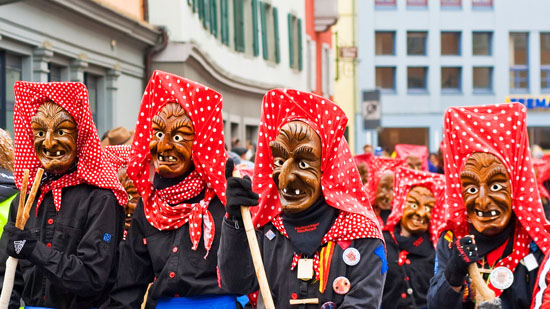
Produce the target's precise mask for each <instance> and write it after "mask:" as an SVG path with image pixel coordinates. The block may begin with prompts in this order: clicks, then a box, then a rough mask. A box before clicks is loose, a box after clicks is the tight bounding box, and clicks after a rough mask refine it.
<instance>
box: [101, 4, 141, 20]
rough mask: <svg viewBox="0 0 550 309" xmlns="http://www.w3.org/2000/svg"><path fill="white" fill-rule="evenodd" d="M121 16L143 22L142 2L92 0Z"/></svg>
mask: <svg viewBox="0 0 550 309" xmlns="http://www.w3.org/2000/svg"><path fill="white" fill-rule="evenodd" d="M94 1H95V2H98V3H101V4H103V5H104V6H106V7H109V8H111V9H113V10H115V11H117V12H119V13H121V14H124V15H126V16H129V17H131V18H134V19H137V20H141V21H143V18H144V17H143V0H94Z"/></svg>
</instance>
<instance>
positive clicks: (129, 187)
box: [117, 166, 139, 230]
mask: <svg viewBox="0 0 550 309" xmlns="http://www.w3.org/2000/svg"><path fill="white" fill-rule="evenodd" d="M127 170H128V168H127V167H126V166H124V167H122V168H120V169H119V170H118V173H117V177H118V180H119V181H120V183H121V184H122V186H123V187H124V190H125V191H126V193H128V204H126V208H124V212H125V214H126V218H125V222H124V228H125V229H126V230H128V229H129V228H130V223H131V222H132V214H133V213H134V210H136V207H137V204H138V201H139V193H138V191H137V189H136V186H135V185H134V182H133V181H132V180H131V179H130V177H128V173H127Z"/></svg>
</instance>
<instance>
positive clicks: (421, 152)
mask: <svg viewBox="0 0 550 309" xmlns="http://www.w3.org/2000/svg"><path fill="white" fill-rule="evenodd" d="M395 155H396V158H398V159H404V160H407V158H408V157H410V156H415V157H418V158H419V159H420V160H421V161H422V170H424V171H427V170H428V156H429V155H430V154H429V151H428V147H426V146H422V145H408V144H397V145H395Z"/></svg>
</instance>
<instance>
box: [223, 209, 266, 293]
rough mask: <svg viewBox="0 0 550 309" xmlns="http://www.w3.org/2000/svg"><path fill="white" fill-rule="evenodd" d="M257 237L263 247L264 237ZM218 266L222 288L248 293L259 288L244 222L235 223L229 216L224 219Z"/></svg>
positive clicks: (232, 291)
mask: <svg viewBox="0 0 550 309" xmlns="http://www.w3.org/2000/svg"><path fill="white" fill-rule="evenodd" d="M237 227H238V228H237ZM257 235H258V233H256V236H257ZM257 238H258V242H259V245H260V248H262V240H261V239H262V238H261V237H257ZM260 250H261V249H260ZM218 268H219V270H220V278H221V283H222V288H224V289H225V290H227V291H228V292H229V293H235V294H248V293H252V292H254V291H257V290H258V288H259V286H258V281H257V279H256V274H255V271H254V264H253V262H252V256H251V255H250V248H249V247H248V240H247V238H246V232H245V230H244V226H242V222H240V223H237V224H235V222H232V221H230V220H228V219H227V218H224V219H223V223H222V236H221V239H220V247H219V248H218Z"/></svg>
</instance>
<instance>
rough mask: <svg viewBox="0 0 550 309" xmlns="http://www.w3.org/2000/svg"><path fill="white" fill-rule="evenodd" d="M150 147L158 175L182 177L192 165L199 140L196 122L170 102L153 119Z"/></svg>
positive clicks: (179, 107) (176, 104) (177, 105)
mask: <svg viewBox="0 0 550 309" xmlns="http://www.w3.org/2000/svg"><path fill="white" fill-rule="evenodd" d="M152 129H153V137H152V139H151V143H150V144H149V150H150V151H151V156H152V161H153V165H154V167H155V172H157V173H158V174H159V175H160V176H162V177H166V178H176V177H180V176H182V175H183V174H185V172H187V171H188V170H189V168H190V167H191V165H192V159H191V150H192V146H193V140H194V137H195V129H194V126H193V121H191V118H189V116H188V115H187V113H186V112H185V110H184V109H183V107H181V105H179V104H178V103H168V104H166V106H165V107H164V108H163V109H162V110H161V111H160V112H159V113H158V114H157V115H156V116H155V117H153V124H152Z"/></svg>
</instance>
